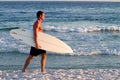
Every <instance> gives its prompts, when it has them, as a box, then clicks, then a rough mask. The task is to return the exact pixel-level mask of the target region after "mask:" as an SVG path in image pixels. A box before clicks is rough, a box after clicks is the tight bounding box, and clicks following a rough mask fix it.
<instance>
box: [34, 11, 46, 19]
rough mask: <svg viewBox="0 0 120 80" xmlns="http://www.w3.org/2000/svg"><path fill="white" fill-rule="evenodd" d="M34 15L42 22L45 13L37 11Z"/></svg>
mask: <svg viewBox="0 0 120 80" xmlns="http://www.w3.org/2000/svg"><path fill="white" fill-rule="evenodd" d="M36 15H37V18H40V19H42V20H44V18H45V13H44V12H43V11H38V12H37V14H36Z"/></svg>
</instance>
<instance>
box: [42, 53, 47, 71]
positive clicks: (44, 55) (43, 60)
mask: <svg viewBox="0 0 120 80" xmlns="http://www.w3.org/2000/svg"><path fill="white" fill-rule="evenodd" d="M41 56H42V59H41V72H46V71H45V65H46V59H47V54H46V53H44V54H41Z"/></svg>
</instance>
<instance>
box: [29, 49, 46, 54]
mask: <svg viewBox="0 0 120 80" xmlns="http://www.w3.org/2000/svg"><path fill="white" fill-rule="evenodd" d="M40 54H46V51H45V50H43V49H36V48H35V47H31V49H30V55H32V56H37V55H40Z"/></svg>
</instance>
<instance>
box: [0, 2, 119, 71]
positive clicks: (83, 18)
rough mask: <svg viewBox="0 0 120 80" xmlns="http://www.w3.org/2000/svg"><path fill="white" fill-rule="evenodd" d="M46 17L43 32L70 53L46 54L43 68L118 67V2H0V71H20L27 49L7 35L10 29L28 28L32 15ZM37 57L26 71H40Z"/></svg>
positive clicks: (32, 20)
mask: <svg viewBox="0 0 120 80" xmlns="http://www.w3.org/2000/svg"><path fill="white" fill-rule="evenodd" d="M38 10H43V11H44V12H45V14H46V17H45V20H44V22H43V29H44V32H45V33H48V34H51V35H53V36H55V37H57V38H59V39H61V40H63V41H64V42H66V43H67V44H68V45H69V46H71V47H72V49H73V51H74V54H73V55H69V54H65V55H61V54H54V53H52V52H47V53H48V57H47V65H46V68H47V69H65V70H66V69H101V68H102V69H110V68H112V69H113V68H115V69H116V68H117V69H119V68H120V3H119V2H69V1H67V2H65V1H63V2H54V1H53V2H44V1H43V2H40V1H39V2H35V1H32V2H25V1H24V2H22V1H21V2H15V1H14V2H12V1H11V2H4V1H2V2H0V70H20V69H22V67H23V65H24V62H25V60H26V58H27V56H28V55H29V50H30V46H28V45H26V44H24V43H21V42H19V41H17V40H15V39H14V38H12V37H11V36H10V34H9V31H10V30H11V29H15V28H25V29H32V25H33V23H34V21H35V20H36V12H37V11H38ZM40 58H41V57H40V56H38V57H36V58H35V59H34V60H33V61H32V62H31V64H30V65H29V67H28V69H40Z"/></svg>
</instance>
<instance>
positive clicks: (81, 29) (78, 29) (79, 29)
mask: <svg viewBox="0 0 120 80" xmlns="http://www.w3.org/2000/svg"><path fill="white" fill-rule="evenodd" d="M68 26H69V25H68ZM68 26H67V25H66V26H64V27H63V26H51V25H47V26H44V30H45V31H55V32H80V33H86V32H100V31H120V27H119V26H116V25H111V26H100V25H89V26H87V27H86V26H85V25H83V26H78V27H76V26H75V27H74V26H70V27H68Z"/></svg>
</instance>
